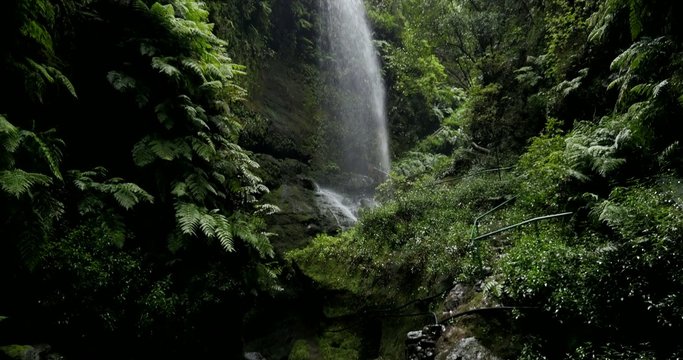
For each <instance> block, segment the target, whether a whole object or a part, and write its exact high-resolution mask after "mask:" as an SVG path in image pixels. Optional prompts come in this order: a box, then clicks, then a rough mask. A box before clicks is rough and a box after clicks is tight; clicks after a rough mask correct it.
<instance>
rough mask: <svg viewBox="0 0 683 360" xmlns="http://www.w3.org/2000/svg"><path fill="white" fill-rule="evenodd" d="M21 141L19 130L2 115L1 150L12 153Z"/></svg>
mask: <svg viewBox="0 0 683 360" xmlns="http://www.w3.org/2000/svg"><path fill="white" fill-rule="evenodd" d="M21 139H22V137H21V135H20V132H19V129H18V128H17V127H15V126H14V125H12V123H10V122H9V121H8V120H7V118H5V117H4V116H3V115H0V144H2V148H3V149H5V151H6V152H8V153H13V152H15V151H16V150H17V148H18V147H19V144H20V143H21Z"/></svg>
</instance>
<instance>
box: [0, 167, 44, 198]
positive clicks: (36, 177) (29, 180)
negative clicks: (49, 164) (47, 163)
mask: <svg viewBox="0 0 683 360" xmlns="http://www.w3.org/2000/svg"><path fill="white" fill-rule="evenodd" d="M51 183H52V179H51V178H50V177H49V176H47V175H43V174H38V173H29V172H26V171H24V170H21V169H12V170H2V171H0V188H1V189H2V190H3V191H4V192H6V193H8V194H9V195H11V196H14V197H16V198H19V197H21V196H22V195H24V194H26V193H28V192H30V190H31V188H33V187H34V186H36V185H41V186H48V185H50V184H51Z"/></svg>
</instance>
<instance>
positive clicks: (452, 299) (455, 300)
mask: <svg viewBox="0 0 683 360" xmlns="http://www.w3.org/2000/svg"><path fill="white" fill-rule="evenodd" d="M468 291H469V288H468V287H467V286H465V285H462V284H456V285H455V286H454V287H453V288H452V289H451V291H449V292H448V295H446V299H445V300H444V306H445V308H446V310H454V309H455V308H457V307H458V306H460V305H462V304H463V302H464V301H465V297H466V296H467V293H468Z"/></svg>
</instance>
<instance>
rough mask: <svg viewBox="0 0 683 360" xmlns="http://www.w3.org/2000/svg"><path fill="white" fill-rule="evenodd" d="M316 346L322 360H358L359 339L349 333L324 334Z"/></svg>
mask: <svg viewBox="0 0 683 360" xmlns="http://www.w3.org/2000/svg"><path fill="white" fill-rule="evenodd" d="M318 344H319V345H320V353H321V356H322V359H323V360H357V359H360V347H361V342H360V338H358V336H357V335H356V334H354V333H352V332H350V331H341V332H325V333H324V334H323V335H322V336H321V337H320V338H319V339H318Z"/></svg>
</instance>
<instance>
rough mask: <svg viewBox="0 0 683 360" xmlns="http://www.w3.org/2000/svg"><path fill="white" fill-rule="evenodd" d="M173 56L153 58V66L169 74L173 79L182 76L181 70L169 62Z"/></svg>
mask: <svg viewBox="0 0 683 360" xmlns="http://www.w3.org/2000/svg"><path fill="white" fill-rule="evenodd" d="M169 60H171V58H168V57H166V58H160V57H155V58H152V68H154V69H156V70H158V71H159V72H160V73H162V74H165V75H167V76H168V77H170V78H172V79H178V78H179V77H180V70H178V68H176V67H175V66H173V65H171V64H169V63H168V61H169Z"/></svg>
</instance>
